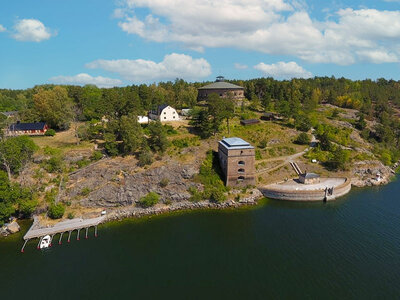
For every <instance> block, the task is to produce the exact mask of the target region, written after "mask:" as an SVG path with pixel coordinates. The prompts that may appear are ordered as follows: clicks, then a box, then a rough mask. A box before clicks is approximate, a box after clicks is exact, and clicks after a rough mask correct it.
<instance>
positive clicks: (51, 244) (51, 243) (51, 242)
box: [49, 234, 54, 247]
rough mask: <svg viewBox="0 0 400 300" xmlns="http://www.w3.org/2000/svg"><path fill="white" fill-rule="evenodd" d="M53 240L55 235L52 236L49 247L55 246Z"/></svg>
mask: <svg viewBox="0 0 400 300" xmlns="http://www.w3.org/2000/svg"><path fill="white" fill-rule="evenodd" d="M53 238H54V234H52V235H51V240H50V245H49V247H51V246H53Z"/></svg>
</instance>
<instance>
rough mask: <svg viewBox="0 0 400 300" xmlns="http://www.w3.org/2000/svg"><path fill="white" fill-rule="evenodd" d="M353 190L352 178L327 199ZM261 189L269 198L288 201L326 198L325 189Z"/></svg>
mask: <svg viewBox="0 0 400 300" xmlns="http://www.w3.org/2000/svg"><path fill="white" fill-rule="evenodd" d="M350 190H351V180H349V179H347V178H346V181H345V182H344V183H343V184H341V185H339V186H337V187H334V189H333V195H331V196H328V197H327V199H326V200H328V201H330V200H335V199H337V198H339V197H342V196H344V195H346V194H347V193H349V192H350ZM260 191H261V192H262V193H263V195H264V196H265V197H267V198H272V199H277V200H288V201H323V200H324V199H325V191H324V190H308V191H307V190H292V191H283V190H280V189H277V188H275V189H273V188H260Z"/></svg>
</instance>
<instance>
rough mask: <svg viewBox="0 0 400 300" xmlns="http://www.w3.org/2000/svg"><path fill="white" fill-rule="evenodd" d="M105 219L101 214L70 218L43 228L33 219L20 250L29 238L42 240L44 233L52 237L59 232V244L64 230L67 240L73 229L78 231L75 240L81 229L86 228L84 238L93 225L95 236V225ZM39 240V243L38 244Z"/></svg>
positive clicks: (22, 250)
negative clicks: (90, 216) (99, 215)
mask: <svg viewBox="0 0 400 300" xmlns="http://www.w3.org/2000/svg"><path fill="white" fill-rule="evenodd" d="M104 220H105V216H101V217H97V218H92V219H81V218H79V219H72V220H67V221H62V222H59V223H57V224H56V225H54V226H52V227H44V228H40V227H38V224H37V220H35V221H34V222H33V224H32V226H31V228H29V230H28V232H27V233H26V234H25V235H24V238H23V239H24V240H25V243H24V246H23V247H22V249H21V252H24V248H25V245H26V243H27V242H28V241H29V240H31V239H35V238H39V239H40V241H41V240H42V238H43V237H44V236H46V235H49V236H51V238H52V239H53V237H54V236H55V235H56V234H60V241H59V244H61V240H62V235H63V234H64V233H65V232H68V233H69V235H68V242H69V241H70V238H71V233H72V232H73V231H74V230H77V231H78V236H77V240H79V232H80V230H82V229H86V238H87V237H88V229H89V228H90V227H94V228H95V236H97V226H98V225H99V224H100V223H102V222H103V221H104ZM40 241H39V244H40Z"/></svg>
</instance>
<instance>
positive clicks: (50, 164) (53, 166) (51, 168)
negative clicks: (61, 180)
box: [42, 155, 64, 173]
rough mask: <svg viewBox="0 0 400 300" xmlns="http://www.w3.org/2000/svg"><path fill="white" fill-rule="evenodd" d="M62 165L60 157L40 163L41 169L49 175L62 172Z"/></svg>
mask: <svg viewBox="0 0 400 300" xmlns="http://www.w3.org/2000/svg"><path fill="white" fill-rule="evenodd" d="M63 166H64V164H63V161H62V159H61V157H60V156H58V155H57V156H53V157H51V158H50V159H48V160H47V161H45V162H43V163H42V167H43V168H44V169H45V170H46V171H47V172H49V173H55V172H60V171H62V168H63Z"/></svg>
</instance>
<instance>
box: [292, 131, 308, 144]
mask: <svg viewBox="0 0 400 300" xmlns="http://www.w3.org/2000/svg"><path fill="white" fill-rule="evenodd" d="M294 142H295V143H296V144H299V145H309V144H310V142H311V138H310V136H309V135H308V134H307V133H305V132H302V133H300V134H299V135H298V136H297V138H296V140H295V141H294Z"/></svg>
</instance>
